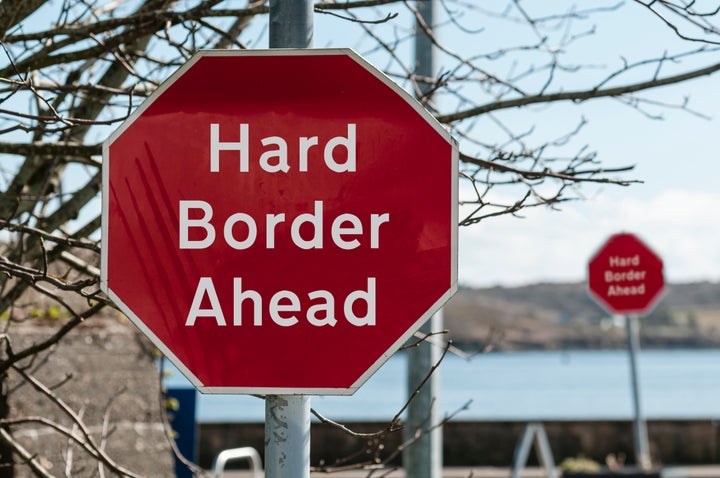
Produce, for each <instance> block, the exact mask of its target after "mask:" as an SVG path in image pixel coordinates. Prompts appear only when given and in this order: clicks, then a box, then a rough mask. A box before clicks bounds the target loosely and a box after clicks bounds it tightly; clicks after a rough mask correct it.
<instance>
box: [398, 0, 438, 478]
mask: <svg viewBox="0 0 720 478" xmlns="http://www.w3.org/2000/svg"><path fill="white" fill-rule="evenodd" d="M415 7H416V8H417V10H418V13H419V16H420V18H422V23H424V24H425V25H426V26H428V27H432V25H433V13H434V8H435V0H418V1H416V2H415ZM434 70H435V61H434V55H433V44H432V41H431V39H430V37H429V36H428V34H427V32H426V31H425V29H424V28H423V27H422V26H421V23H420V22H419V21H418V24H417V26H416V32H415V74H416V75H418V76H421V77H426V78H432V77H433V75H434V74H435V73H434ZM418 86H419V90H420V91H419V92H420V95H424V94H425V93H427V92H428V91H430V88H431V85H429V84H427V83H423V82H419V84H418ZM439 330H443V316H442V312H438V313H437V314H435V315H434V316H433V317H432V318H431V319H430V320H429V321H428V322H427V323H426V324H425V325H424V326H423V327H422V328H421V329H420V332H421V333H430V332H432V331H439ZM439 359H440V348H439V347H437V346H435V345H432V344H430V343H428V342H425V343H422V344H420V345H419V346H418V347H414V348H412V349H410V350H409V351H408V382H407V386H408V393H409V394H410V393H414V392H415V390H416V389H417V387H418V386H419V385H420V383H421V382H422V380H423V379H424V378H425V376H426V375H427V373H428V372H429V371H430V368H431V367H432V366H433V365H434V364H435V363H436V362H437V361H438V360H439ZM439 389H440V377H439V374H438V372H437V371H436V372H435V373H434V374H433V376H432V377H430V379H429V381H428V382H427V383H426V384H425V386H424V387H423V389H422V390H420V393H419V394H418V395H417V396H416V397H415V398H414V399H413V401H412V402H411V403H410V405H409V406H408V410H407V425H406V427H405V433H406V435H405V438H406V439H412V438H413V437H415V436H416V434H422V437H421V438H420V439H418V440H417V441H415V442H413V443H412V444H411V445H410V446H408V447H407V448H406V449H405V451H404V454H403V466H404V468H405V475H406V476H412V477H413V478H440V477H441V476H442V466H443V463H442V427H439V426H438V427H436V428H433V429H432V430H430V431H428V429H430V428H432V427H434V426H436V425H437V424H438V422H439V418H438V398H439Z"/></svg>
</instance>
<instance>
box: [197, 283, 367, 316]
mask: <svg viewBox="0 0 720 478" xmlns="http://www.w3.org/2000/svg"><path fill="white" fill-rule="evenodd" d="M376 295H377V292H376V279H375V277H368V279H367V287H366V288H365V289H359V290H355V291H352V292H350V293H349V294H348V295H347V297H345V299H344V300H343V301H342V304H343V308H342V312H343V316H341V317H344V319H345V320H346V321H347V322H348V323H349V324H350V325H354V326H355V327H365V326H370V327H372V326H374V325H375V324H376V320H377V310H376V309H377V305H376V304H377V297H376ZM205 300H207V301H208V302H209V304H210V307H209V308H202V304H203V301H205ZM224 300H227V298H224ZM232 301H233V309H232V310H233V321H232V325H233V326H235V327H240V326H242V325H243V318H244V317H243V309H245V312H246V313H248V314H250V315H252V324H253V326H262V325H263V317H264V315H263V314H264V313H266V314H267V315H266V316H265V317H269V318H270V319H271V320H272V322H271V323H272V324H275V325H277V326H280V327H292V326H295V325H298V324H299V323H300V322H301V320H302V318H304V319H305V321H306V322H307V323H308V324H310V325H311V326H313V327H325V326H330V327H334V326H335V324H337V322H338V318H337V317H336V315H335V303H336V302H337V300H336V298H335V296H334V295H333V294H332V293H331V292H330V291H327V290H316V291H311V292H309V293H308V294H307V297H306V298H301V297H300V296H298V294H296V293H295V292H292V291H289V290H280V291H278V292H275V293H274V294H272V295H271V296H270V299H269V300H268V301H267V309H264V307H263V306H264V301H263V297H262V295H261V294H260V292H258V291H256V290H252V289H243V280H242V277H235V278H233V289H232ZM220 304H221V301H220V297H218V294H217V291H216V290H215V284H214V283H213V280H212V278H210V277H201V278H200V280H199V281H198V285H197V288H196V290H195V296H194V297H193V301H192V304H191V306H190V310H189V312H188V315H187V319H186V321H185V325H186V326H189V327H191V326H194V325H195V324H196V321H197V319H198V318H199V317H210V318H214V319H215V323H216V324H217V325H218V326H225V325H227V323H226V321H225V317H224V315H223V312H222V308H221V307H220Z"/></svg>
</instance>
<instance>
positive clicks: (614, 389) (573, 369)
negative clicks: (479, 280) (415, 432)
mask: <svg viewBox="0 0 720 478" xmlns="http://www.w3.org/2000/svg"><path fill="white" fill-rule="evenodd" d="M406 367H407V360H406V357H405V356H404V355H402V354H399V355H396V356H394V357H393V358H391V359H390V360H389V361H388V362H387V363H386V364H385V365H384V366H383V367H382V368H381V369H380V370H379V371H378V372H377V373H376V374H375V375H374V376H373V377H372V378H371V379H370V380H369V381H368V382H367V383H366V384H365V385H364V386H363V387H362V388H361V389H360V390H359V391H358V392H357V393H356V394H355V395H353V396H351V397H312V399H311V405H312V407H313V408H314V409H316V410H317V411H318V412H319V413H320V414H322V415H324V416H326V417H328V418H331V419H334V420H342V421H366V420H380V421H383V420H388V419H390V418H392V417H393V416H394V415H395V413H397V411H398V410H399V409H400V408H401V407H402V405H403V404H404V401H405V395H406V393H407V392H406V387H405V380H406V375H407V372H406ZM439 373H440V378H441V393H440V397H439V405H440V410H441V412H442V413H444V414H454V413H456V412H457V415H456V418H455V419H456V420H518V421H530V420H591V419H593V420H594V419H600V420H603V419H630V418H632V396H631V391H630V366H629V357H628V352H627V351H622V350H618V351H562V352H557V351H547V352H546V351H543V352H512V353H511V352H506V353H490V354H484V355H480V356H477V357H475V358H474V359H472V360H470V361H466V360H464V359H462V358H459V357H456V356H448V357H446V358H445V360H444V361H443V363H442V365H441V366H440V369H439ZM638 374H639V378H640V386H641V392H640V394H641V403H642V409H643V414H644V415H645V417H647V418H649V419H660V418H665V419H673V418H677V419H720V350H670V351H669V350H662V351H642V352H641V353H640V356H639V360H638ZM166 384H167V385H168V386H170V387H173V386H176V387H177V386H180V387H185V386H190V385H189V383H188V382H187V381H186V380H185V378H184V377H183V376H182V375H181V374H180V373H179V372H177V371H174V372H173V373H172V374H171V375H170V376H169V377H168V379H167V381H166ZM197 418H198V421H200V422H206V423H207V422H262V421H264V404H263V402H262V401H261V400H260V399H257V398H254V397H250V396H242V395H200V396H199V399H198V408H197Z"/></svg>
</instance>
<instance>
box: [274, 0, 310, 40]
mask: <svg viewBox="0 0 720 478" xmlns="http://www.w3.org/2000/svg"><path fill="white" fill-rule="evenodd" d="M312 45H313V3H312V2H310V1H308V0H270V48H312Z"/></svg>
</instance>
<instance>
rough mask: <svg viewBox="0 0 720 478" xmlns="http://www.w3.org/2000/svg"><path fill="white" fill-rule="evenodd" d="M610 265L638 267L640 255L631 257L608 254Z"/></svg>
mask: <svg viewBox="0 0 720 478" xmlns="http://www.w3.org/2000/svg"><path fill="white" fill-rule="evenodd" d="M608 262H609V263H610V267H638V266H640V255H639V254H635V255H634V256H631V257H620V256H610V257H609V258H608Z"/></svg>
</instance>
